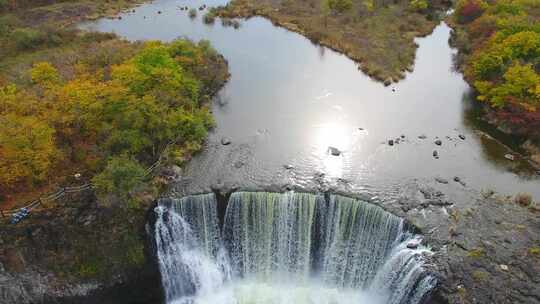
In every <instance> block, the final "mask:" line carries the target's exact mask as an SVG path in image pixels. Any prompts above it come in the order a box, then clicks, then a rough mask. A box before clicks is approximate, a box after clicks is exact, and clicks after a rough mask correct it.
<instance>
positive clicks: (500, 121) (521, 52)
mask: <svg viewBox="0 0 540 304" xmlns="http://www.w3.org/2000/svg"><path fill="white" fill-rule="evenodd" d="M449 23H450V24H451V25H452V27H453V28H454V30H455V31H454V34H453V37H452V43H453V44H454V45H455V46H456V47H457V48H458V49H459V54H458V57H457V64H458V66H459V67H460V69H461V70H462V71H463V72H464V75H465V78H466V80H467V81H468V82H469V83H470V84H471V85H472V86H473V87H474V88H475V89H476V91H477V93H478V94H477V99H478V101H479V102H482V103H483V104H484V105H485V107H484V108H485V109H484V110H485V111H484V112H485V118H486V120H488V121H489V122H490V123H492V124H494V125H496V126H498V128H499V129H500V130H502V131H504V132H505V133H509V134H514V135H520V136H523V137H525V138H527V139H528V140H527V142H526V143H525V144H524V146H523V148H524V149H525V150H528V151H529V152H530V153H531V155H532V158H533V159H535V160H536V161H537V162H539V163H540V61H539V60H540V2H538V1H534V0H493V1H483V0H460V1H458V2H457V4H456V11H455V14H454V15H453V16H452V18H450V20H449Z"/></svg>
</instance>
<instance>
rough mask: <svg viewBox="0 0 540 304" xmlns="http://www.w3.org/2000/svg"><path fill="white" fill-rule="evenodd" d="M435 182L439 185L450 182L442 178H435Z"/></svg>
mask: <svg viewBox="0 0 540 304" xmlns="http://www.w3.org/2000/svg"><path fill="white" fill-rule="evenodd" d="M435 181H436V182H437V183H439V184H448V180H447V179H444V178H442V177H435Z"/></svg>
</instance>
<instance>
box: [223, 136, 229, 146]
mask: <svg viewBox="0 0 540 304" xmlns="http://www.w3.org/2000/svg"><path fill="white" fill-rule="evenodd" d="M221 144H222V145H224V146H227V145H230V144H231V140H230V139H229V138H227V137H223V138H221Z"/></svg>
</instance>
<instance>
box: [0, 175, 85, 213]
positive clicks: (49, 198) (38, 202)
mask: <svg viewBox="0 0 540 304" xmlns="http://www.w3.org/2000/svg"><path fill="white" fill-rule="evenodd" d="M92 188H93V186H92V184H90V183H89V184H84V185H81V186H75V187H64V188H60V189H58V190H56V191H55V192H53V193H49V194H47V195H45V196H42V197H39V198H37V199H35V200H33V201H29V202H26V203H24V204H23V206H22V207H19V208H15V209H9V210H0V216H1V217H9V216H11V215H13V214H15V213H17V212H19V211H21V209H24V208H26V209H27V210H28V211H31V210H32V209H34V208H36V207H38V206H45V205H46V204H47V203H50V202H54V201H56V200H57V199H59V198H62V197H63V196H64V195H66V194H67V193H76V192H81V191H86V190H90V189H92Z"/></svg>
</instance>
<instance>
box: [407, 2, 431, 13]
mask: <svg viewBox="0 0 540 304" xmlns="http://www.w3.org/2000/svg"><path fill="white" fill-rule="evenodd" d="M409 4H410V6H411V8H413V9H414V10H417V11H423V10H425V9H427V8H428V3H427V0H411V2H409Z"/></svg>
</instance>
